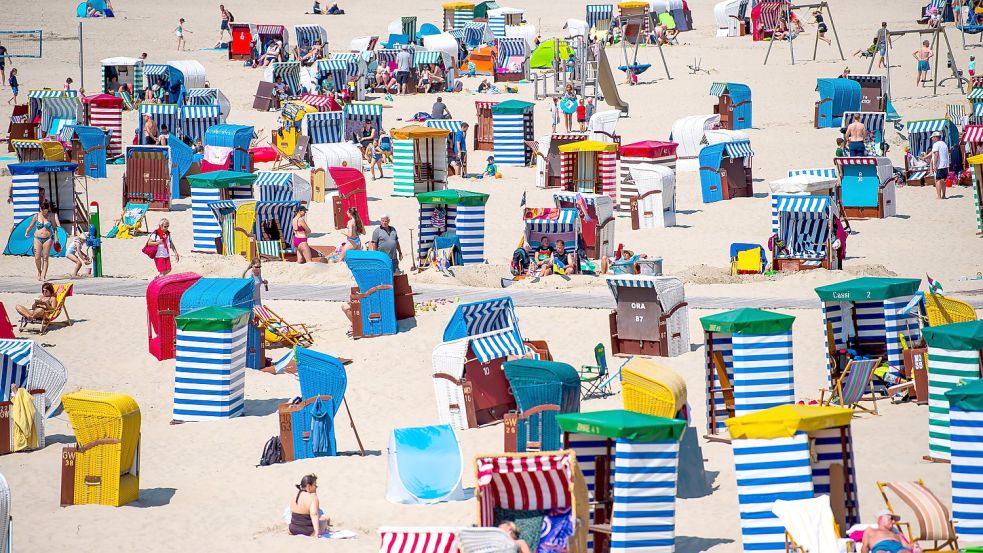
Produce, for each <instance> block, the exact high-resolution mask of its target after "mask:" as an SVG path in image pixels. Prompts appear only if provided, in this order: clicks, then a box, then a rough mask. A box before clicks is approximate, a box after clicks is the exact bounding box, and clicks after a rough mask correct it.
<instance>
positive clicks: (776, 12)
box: [755, 0, 788, 40]
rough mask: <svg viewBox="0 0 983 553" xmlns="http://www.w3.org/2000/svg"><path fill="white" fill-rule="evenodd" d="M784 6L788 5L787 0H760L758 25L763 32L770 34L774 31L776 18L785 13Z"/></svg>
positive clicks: (776, 22)
mask: <svg viewBox="0 0 983 553" xmlns="http://www.w3.org/2000/svg"><path fill="white" fill-rule="evenodd" d="M786 4H788V1H787V0H762V2H760V3H759V5H760V6H761V11H760V12H759V13H760V16H761V19H760V20H759V22H758V25H760V26H761V27H762V28H763V30H764V32H767V33H771V32H772V31H773V30H774V29H775V26H776V25H777V24H778V18H779V17H781V16H782V14H783V13H784V11H785V5H786ZM755 40H757V39H755Z"/></svg>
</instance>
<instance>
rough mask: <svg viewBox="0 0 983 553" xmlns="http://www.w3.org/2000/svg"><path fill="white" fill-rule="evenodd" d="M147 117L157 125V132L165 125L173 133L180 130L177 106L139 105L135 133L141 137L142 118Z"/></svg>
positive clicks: (179, 112)
mask: <svg viewBox="0 0 983 553" xmlns="http://www.w3.org/2000/svg"><path fill="white" fill-rule="evenodd" d="M144 115H149V116H150V118H151V119H152V120H153V121H154V123H155V124H156V125H157V130H160V129H161V127H163V126H164V125H167V129H168V130H169V131H170V132H171V133H173V132H175V131H178V130H180V129H181V126H180V125H181V108H180V107H179V106H178V105H177V104H140V114H139V115H138V116H137V131H138V132H139V133H140V136H141V137H143V116H144Z"/></svg>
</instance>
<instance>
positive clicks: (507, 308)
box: [443, 297, 526, 370]
mask: <svg viewBox="0 0 983 553" xmlns="http://www.w3.org/2000/svg"><path fill="white" fill-rule="evenodd" d="M463 338H470V339H471V348H472V350H473V351H474V354H475V356H476V357H477V358H478V360H479V361H480V362H481V363H488V362H489V361H491V360H493V359H499V358H502V357H508V356H509V355H525V353H526V347H525V345H524V344H523V343H522V334H521V333H520V332H519V322H518V320H517V318H516V315H515V307H514V306H513V304H512V298H508V297H503V298H497V299H492V300H484V301H477V302H472V303H466V304H462V305H459V306H458V307H457V309H456V310H455V311H454V314H453V315H451V318H450V320H449V321H448V322H447V326H446V327H444V336H443V341H444V342H450V341H453V340H460V339H463ZM462 370H463V367H462Z"/></svg>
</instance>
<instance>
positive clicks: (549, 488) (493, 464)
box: [476, 453, 573, 526]
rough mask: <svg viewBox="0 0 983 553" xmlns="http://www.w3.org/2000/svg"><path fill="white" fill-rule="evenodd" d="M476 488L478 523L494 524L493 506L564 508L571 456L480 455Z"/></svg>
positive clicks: (519, 508) (521, 508)
mask: <svg viewBox="0 0 983 553" xmlns="http://www.w3.org/2000/svg"><path fill="white" fill-rule="evenodd" d="M476 462H477V466H478V488H479V490H480V493H481V519H482V520H481V524H482V526H490V525H492V524H494V520H492V519H493V517H494V509H495V507H500V508H503V509H515V510H520V511H532V510H539V509H563V508H567V507H570V506H571V505H572V503H573V502H572V500H571V497H570V487H571V479H572V475H571V460H570V455H569V454H567V453H561V454H558V455H531V456H525V455H514V456H502V457H481V458H478V459H477V460H476Z"/></svg>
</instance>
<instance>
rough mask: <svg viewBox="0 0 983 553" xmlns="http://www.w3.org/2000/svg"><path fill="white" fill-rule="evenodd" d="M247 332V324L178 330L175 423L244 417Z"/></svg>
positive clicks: (175, 369) (175, 374)
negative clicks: (229, 327) (217, 329)
mask: <svg viewBox="0 0 983 553" xmlns="http://www.w3.org/2000/svg"><path fill="white" fill-rule="evenodd" d="M247 329H248V325H245V324H244V325H242V326H240V327H238V328H234V329H230V330H227V331H210V332H198V331H185V330H181V329H180V328H179V329H178V330H177V356H176V358H175V368H174V413H173V418H174V420H176V421H201V420H210V419H215V418H232V417H236V416H239V415H241V414H242V408H243V404H244V399H245V394H244V390H245V382H246V331H247Z"/></svg>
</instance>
